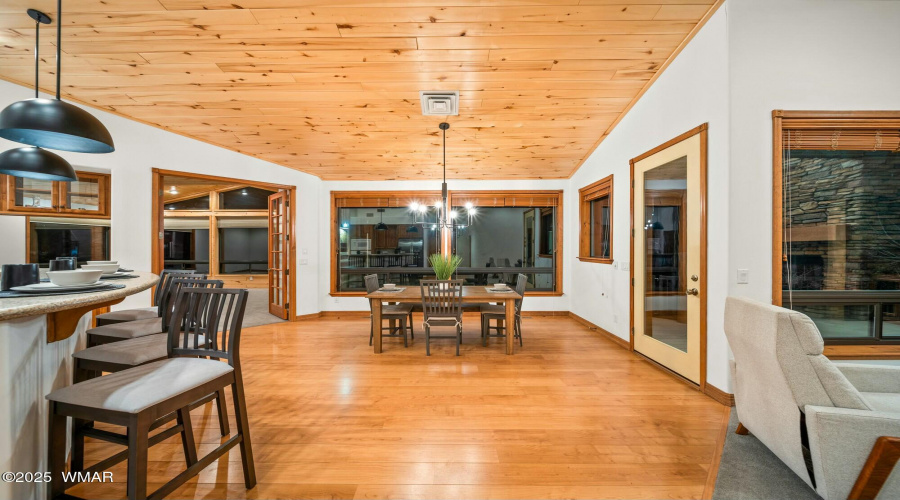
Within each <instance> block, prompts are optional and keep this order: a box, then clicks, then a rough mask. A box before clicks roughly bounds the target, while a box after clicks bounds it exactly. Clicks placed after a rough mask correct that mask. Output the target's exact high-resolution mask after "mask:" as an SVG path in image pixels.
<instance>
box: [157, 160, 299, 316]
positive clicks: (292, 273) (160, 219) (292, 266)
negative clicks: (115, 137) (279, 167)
mask: <svg viewBox="0 0 900 500" xmlns="http://www.w3.org/2000/svg"><path fill="white" fill-rule="evenodd" d="M152 173H153V179H152V182H151V186H152V191H151V200H152V203H151V210H150V211H151V215H150V219H151V222H150V241H151V242H155V243H151V245H150V249H151V254H150V255H151V257H150V270H151V272H153V273H154V274H159V272H160V271H161V270H162V269H163V267H164V265H165V264H164V262H163V255H164V251H163V243H164V240H163V239H162V238H159V233H160V232H161V231H162V229H163V227H165V213H164V211H163V203H162V183H161V180H162V178H164V177H165V176H167V175H168V176H177V177H190V178H193V179H204V180H210V181H219V182H228V183H239V184H243V185H246V186H251V187H258V188H263V189H268V190H273V189H274V190H276V191H285V192H287V193H288V203H289V207H288V209H289V210H290V216H291V228H290V229H291V240H290V245H289V255H288V259H287V264H288V265H287V269H288V270H289V271H288V277H289V285H288V286H289V287H290V294H291V295H290V297H291V300H290V302H289V303H288V321H297V272H296V269H297V237H296V236H297V187H296V186H289V185H286V184H274V183H270V182H260V181H249V180H246V179H236V178H233V177H220V176H216V175H206V174H197V173H193V172H181V171H178V170H165V169H160V168H153V169H152ZM266 211H268V207H266ZM267 282H268V273H267ZM267 288H268V285H267ZM153 293H156V292H155V288H154V292H153Z"/></svg>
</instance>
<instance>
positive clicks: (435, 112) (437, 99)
mask: <svg viewBox="0 0 900 500" xmlns="http://www.w3.org/2000/svg"><path fill="white" fill-rule="evenodd" d="M419 99H420V100H421V101H422V114H423V115H425V116H456V115H458V114H459V91H458V90H452V91H448V90H423V91H421V92H419Z"/></svg>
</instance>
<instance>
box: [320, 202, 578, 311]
mask: <svg viewBox="0 0 900 500" xmlns="http://www.w3.org/2000/svg"><path fill="white" fill-rule="evenodd" d="M440 196H441V193H440V191H332V192H331V219H330V223H331V229H330V230H329V231H330V238H331V270H330V274H331V280H330V289H329V295H330V296H332V297H364V296H365V295H366V292H361V291H354V292H342V291H338V289H337V284H338V279H339V278H338V269H337V256H338V248H339V247H338V232H337V224H338V221H337V217H338V209H340V208H346V207H348V206H350V207H352V206H353V205H346V204H343V203H341V201H340V200H344V199H350V200H360V203H362V201H361V200H364V199H368V200H371V199H376V200H381V202H380V203H383V204H384V207H387V208H390V207H405V206H408V205H409V203H410V202H412V201H418V202H420V203H421V202H422V201H423V200H424V201H426V202H428V201H429V200H432V199H439V198H440ZM487 198H491V199H495V200H497V201H495V202H493V203H494V204H491V205H489V206H513V207H514V206H534V207H540V208H551V207H552V208H556V226H555V231H556V234H554V245H555V248H554V252H555V253H556V255H557V257H559V258H557V259H556V262H555V265H556V281H555V283H554V289H555V290H554V291H539V292H528V296H529V297H559V296H562V294H563V292H562V285H563V281H562V274H563V263H562V255H563V253H562V249H563V228H562V225H563V224H562V222H563V211H562V210H563V207H562V200H563V190H561V189H557V190H499V191H498V190H491V191H474V190H455V191H449V192H448V199H447V203H449V204H450V205H451V206H453V205H454V203H455V201H454V199H455V200H456V202H459V203H465V202H466V201H469V200H473V201H477V200H484V199H487ZM501 199H502V200H503V203H504V204H503V205H499V203H500V201H499V200H501ZM339 203H341V204H340V206H339ZM526 203H535V205H525V204H526ZM476 205H478V204H477V203H476ZM481 206H484V205H481ZM360 207H362V205H360ZM367 208H376V207H367ZM443 240H444V241H443V242H442V245H441V251H442V252H447V251H449V249H450V233H449V232H446V231H445V232H444V237H443Z"/></svg>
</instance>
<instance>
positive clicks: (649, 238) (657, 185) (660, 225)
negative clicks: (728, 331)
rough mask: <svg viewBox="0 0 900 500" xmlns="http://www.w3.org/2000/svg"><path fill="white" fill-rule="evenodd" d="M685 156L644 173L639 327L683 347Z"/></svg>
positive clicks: (685, 338) (685, 327)
mask: <svg viewBox="0 0 900 500" xmlns="http://www.w3.org/2000/svg"><path fill="white" fill-rule="evenodd" d="M686 196H687V157H681V158H678V159H676V160H673V161H670V162H668V163H665V164H663V165H660V166H658V167H656V168H653V169H651V170H648V171H647V172H645V174H644V216H645V218H646V221H645V222H644V242H645V247H644V248H645V255H644V269H642V273H643V280H644V315H645V321H644V331H643V334H644V335H647V336H649V337H653V338H654V339H656V340H658V341H660V342H663V343H665V344H668V345H669V346H671V347H674V348H676V349H679V350H681V351H684V352H687V337H688V324H687V297H686V295H685V291H686V289H687V288H688V287H689V285H688V283H687V276H685V265H686V264H687V253H686V251H687V248H686V243H685V240H686V237H687V222H686V210H685V200H686Z"/></svg>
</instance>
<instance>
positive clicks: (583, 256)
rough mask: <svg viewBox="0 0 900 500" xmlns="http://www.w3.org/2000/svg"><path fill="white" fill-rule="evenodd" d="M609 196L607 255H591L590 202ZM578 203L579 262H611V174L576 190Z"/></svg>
mask: <svg viewBox="0 0 900 500" xmlns="http://www.w3.org/2000/svg"><path fill="white" fill-rule="evenodd" d="M603 197H608V198H609V235H610V242H609V257H593V256H591V254H590V253H591V202H592V201H594V200H596V199H598V198H603ZM578 204H579V207H580V214H579V217H580V223H581V224H580V230H579V234H578V260H580V261H581V262H594V263H597V264H612V263H613V242H612V234H613V175H612V174H610V175H608V176H606V177H604V178H602V179H600V180H599V181H597V182H594V183H592V184H588V185H587V186H585V187H583V188H581V189H579V190H578Z"/></svg>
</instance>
